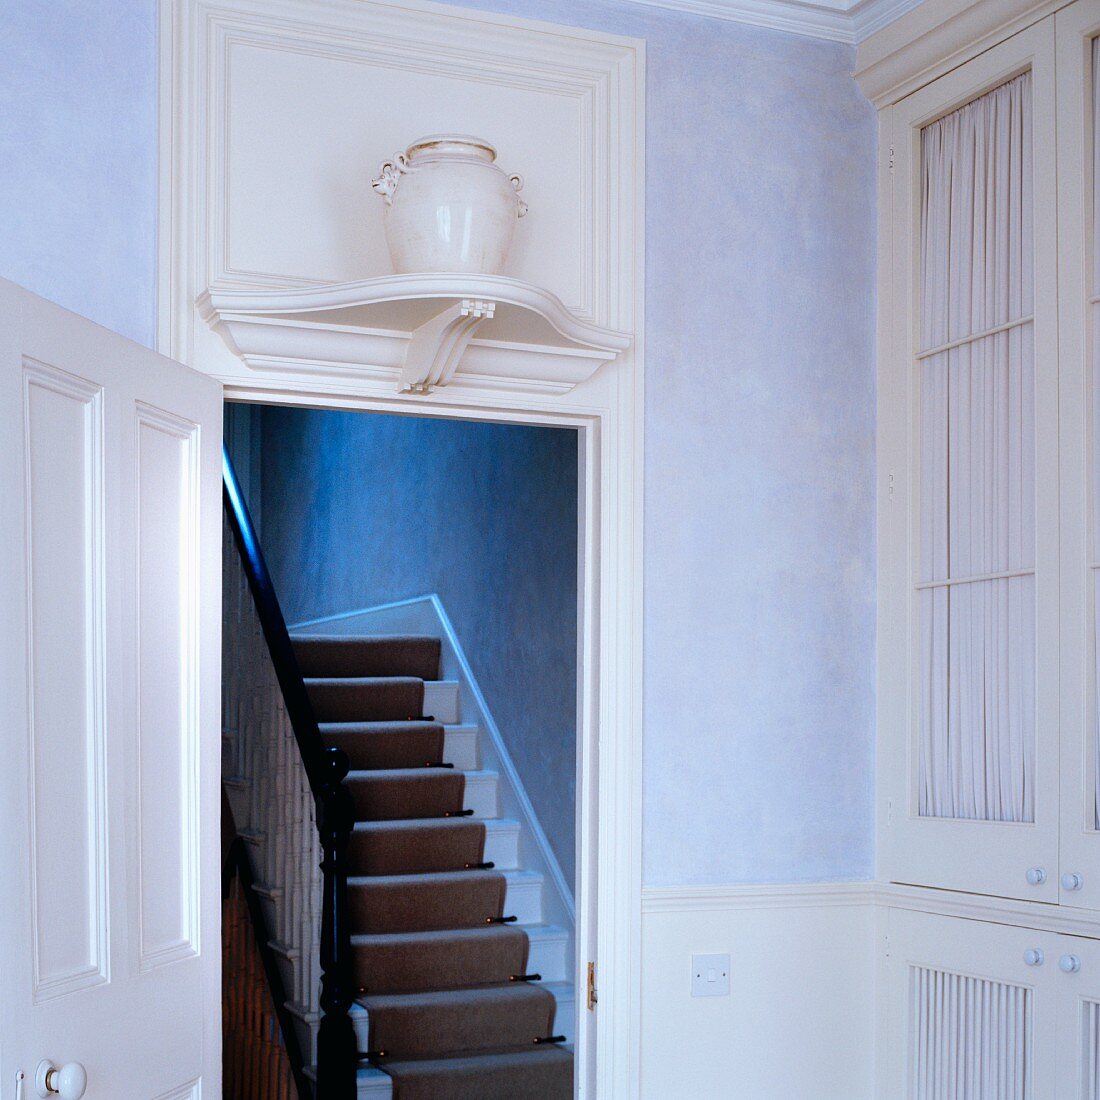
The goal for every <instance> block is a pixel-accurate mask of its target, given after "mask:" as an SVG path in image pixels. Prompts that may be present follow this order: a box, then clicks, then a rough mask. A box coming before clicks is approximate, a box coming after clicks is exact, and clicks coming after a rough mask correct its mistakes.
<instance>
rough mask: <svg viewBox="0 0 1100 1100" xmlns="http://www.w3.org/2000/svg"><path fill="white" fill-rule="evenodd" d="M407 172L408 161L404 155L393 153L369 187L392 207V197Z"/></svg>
mask: <svg viewBox="0 0 1100 1100" xmlns="http://www.w3.org/2000/svg"><path fill="white" fill-rule="evenodd" d="M408 170H409V159H408V157H406V156H405V154H404V153H394V155H393V160H387V161H386V162H385V163H384V164H383V165H382V167H381V168H380V169H379V170H378V178H377V179H373V180H371V181H370V185H371V187H373V188H374V190H375V191H377V192H378V194H380V195H381V196H382V198H383V199H385V201H386V205H387V206H392V205H393V196H394V193H395V192H396V191H397V185H398V183H400V182H401V177H402V176H403V175H404V174H405V173H406V172H407V171H408Z"/></svg>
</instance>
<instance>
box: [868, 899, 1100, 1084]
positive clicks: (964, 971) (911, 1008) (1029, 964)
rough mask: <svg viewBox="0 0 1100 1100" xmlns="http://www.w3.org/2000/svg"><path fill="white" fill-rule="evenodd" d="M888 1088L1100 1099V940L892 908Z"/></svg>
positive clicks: (887, 962)
mask: <svg viewBox="0 0 1100 1100" xmlns="http://www.w3.org/2000/svg"><path fill="white" fill-rule="evenodd" d="M883 963H884V969H885V971H886V976H887V983H886V989H887V991H888V993H887V1004H886V1005H885V1006H884V1007H885V1013H886V1021H885V1023H886V1033H887V1035H888V1040H887V1042H888V1045H887V1048H886V1055H887V1057H886V1059H885V1069H884V1074H883V1080H882V1082H881V1087H880V1094H881V1095H883V1096H888V1097H890V1098H891V1100H901V1098H902V1097H904V1098H905V1100H994V1098H995V1100H1100V941H1096V940H1092V939H1086V938H1082V937H1079V936H1074V935H1065V934H1058V933H1054V932H1049V931H1041V930H1035V929H1031V928H1020V927H1010V926H1007V925H1002V924H989V923H985V922H983V921H978V920H965V919H961V918H957V917H947V916H936V915H931V914H928V913H919V912H910V911H906V910H900V909H895V910H891V911H890V913H889V915H888V918H887V927H886V933H885V935H884V939H883Z"/></svg>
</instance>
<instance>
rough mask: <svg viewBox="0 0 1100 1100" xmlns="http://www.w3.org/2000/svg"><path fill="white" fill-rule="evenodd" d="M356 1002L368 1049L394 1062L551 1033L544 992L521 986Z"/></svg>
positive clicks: (550, 1005)
mask: <svg viewBox="0 0 1100 1100" xmlns="http://www.w3.org/2000/svg"><path fill="white" fill-rule="evenodd" d="M359 1003H360V1005H362V1006H363V1007H364V1008H365V1009H366V1012H367V1020H368V1033H369V1035H368V1043H369V1049H370V1050H373V1051H379V1052H385V1054H386V1056H387V1058H388V1059H394V1060H400V1059H406V1058H434V1057H437V1056H438V1055H439V1054H440V1053H441V1052H449V1053H451V1054H456V1053H459V1052H464V1053H476V1052H479V1051H483V1050H486V1049H491V1048H500V1047H511V1046H519V1045H521V1044H523V1045H526V1044H529V1043H533V1042H534V1040H535V1039H539V1038H544V1037H545V1036H547V1035H549V1034H550V1033H551V1031H552V1029H553V1026H554V1016H555V1013H556V1012H557V1002H556V1001H555V1000H554V995H553V994H552V993H551V992H550V991H549V990H548V989H544V988H542V987H541V986H537V985H533V984H532V985H529V984H527V983H523V982H520V983H516V982H505V983H494V984H491V985H482V986H474V987H470V988H460V989H450V990H428V991H424V992H415V993H381V994H372V995H368V996H366V997H361V998H359Z"/></svg>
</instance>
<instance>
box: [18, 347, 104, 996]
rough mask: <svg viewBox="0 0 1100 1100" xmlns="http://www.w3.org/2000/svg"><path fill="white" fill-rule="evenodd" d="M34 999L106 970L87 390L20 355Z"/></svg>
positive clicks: (99, 571)
mask: <svg viewBox="0 0 1100 1100" xmlns="http://www.w3.org/2000/svg"><path fill="white" fill-rule="evenodd" d="M23 383H24V385H23V397H24V410H23V417H24V446H25V459H26V501H27V504H26V508H27V515H26V528H27V536H28V552H27V562H26V570H27V577H26V583H27V593H28V615H27V655H28V669H29V684H28V695H29V703H30V711H31V723H30V744H29V752H30V754H31V768H30V777H31V790H30V798H31V806H32V821H31V830H32V831H31V867H32V871H31V875H32V904H33V921H34V998H35V1000H36V1001H44V1000H47V999H49V998H51V997H58V996H62V995H64V994H67V993H72V992H74V991H75V990H78V989H84V988H87V987H88V986H92V985H97V984H99V983H101V982H104V981H106V980H107V978H108V914H107V852H106V843H107V834H106V830H107V807H106V790H105V781H106V773H105V752H106V743H105V739H106V731H105V719H104V686H105V685H104V645H105V637H104V630H105V627H104V591H105V588H104V585H105V576H104V546H103V515H104V498H103V494H104V479H103V401H102V393H101V391H100V388H99V387H98V386H97V385H95V384H93V383H91V382H88V381H86V380H84V379H82V378H77V377H75V376H73V375H71V374H68V373H66V372H64V371H61V370H57V369H55V368H53V367H50V366H47V365H45V364H41V363H35V362H32V361H27V362H25V363H24V376H23Z"/></svg>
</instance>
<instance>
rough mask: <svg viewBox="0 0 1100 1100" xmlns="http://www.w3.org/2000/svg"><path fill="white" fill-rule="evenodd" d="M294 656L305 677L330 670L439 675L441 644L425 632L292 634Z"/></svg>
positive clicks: (347, 672) (349, 672) (360, 673)
mask: <svg viewBox="0 0 1100 1100" xmlns="http://www.w3.org/2000/svg"><path fill="white" fill-rule="evenodd" d="M291 641H292V642H293V643H294V651H295V655H296V656H297V658H298V665H299V667H300V668H301V670H302V673H303V674H304V675H307V676H312V675H317V674H322V675H326V674H329V673H339V674H345V675H346V674H352V675H367V674H372V673H374V674H377V673H379V672H386V673H405V674H408V675H414V676H420V677H422V678H424V679H435V678H436V677H438V675H439V661H440V654H441V652H442V643H441V641H440V639H439V638H438V637H433V636H432V635H427V634H364V635H349V634H294V635H292V636H291Z"/></svg>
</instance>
